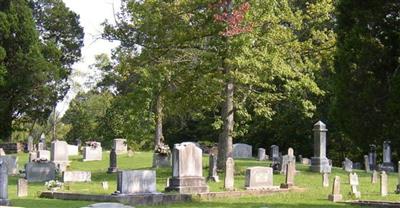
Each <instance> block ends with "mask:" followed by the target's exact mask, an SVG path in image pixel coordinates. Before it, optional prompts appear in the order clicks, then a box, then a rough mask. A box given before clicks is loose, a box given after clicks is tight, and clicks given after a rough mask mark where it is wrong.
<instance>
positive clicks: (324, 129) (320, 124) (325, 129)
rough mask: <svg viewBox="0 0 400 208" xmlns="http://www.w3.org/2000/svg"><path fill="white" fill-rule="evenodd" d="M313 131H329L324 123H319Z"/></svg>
mask: <svg viewBox="0 0 400 208" xmlns="http://www.w3.org/2000/svg"><path fill="white" fill-rule="evenodd" d="M313 131H328V129H327V128H326V125H325V124H324V123H323V122H322V121H318V122H317V123H315V124H314V128H313Z"/></svg>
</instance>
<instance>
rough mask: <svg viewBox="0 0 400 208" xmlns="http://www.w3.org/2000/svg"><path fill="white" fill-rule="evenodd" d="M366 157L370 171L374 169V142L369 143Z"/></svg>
mask: <svg viewBox="0 0 400 208" xmlns="http://www.w3.org/2000/svg"><path fill="white" fill-rule="evenodd" d="M368 158H369V167H370V168H371V171H372V170H376V145H374V144H370V145H369V153H368Z"/></svg>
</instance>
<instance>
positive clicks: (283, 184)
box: [281, 183, 294, 189]
mask: <svg viewBox="0 0 400 208" xmlns="http://www.w3.org/2000/svg"><path fill="white" fill-rule="evenodd" d="M281 188H282V189H288V188H294V185H293V184H287V183H282V184H281Z"/></svg>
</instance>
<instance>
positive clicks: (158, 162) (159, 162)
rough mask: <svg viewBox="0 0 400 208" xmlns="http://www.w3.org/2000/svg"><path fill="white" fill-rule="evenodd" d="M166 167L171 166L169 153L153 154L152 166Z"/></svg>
mask: <svg viewBox="0 0 400 208" xmlns="http://www.w3.org/2000/svg"><path fill="white" fill-rule="evenodd" d="M160 167H161V168H166V167H171V155H170V154H161V153H154V154H153V168H160Z"/></svg>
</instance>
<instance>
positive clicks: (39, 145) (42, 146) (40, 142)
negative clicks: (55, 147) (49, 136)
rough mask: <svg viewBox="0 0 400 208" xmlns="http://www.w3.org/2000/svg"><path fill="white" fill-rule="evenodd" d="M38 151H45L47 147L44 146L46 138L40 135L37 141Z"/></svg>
mask: <svg viewBox="0 0 400 208" xmlns="http://www.w3.org/2000/svg"><path fill="white" fill-rule="evenodd" d="M37 149H38V150H47V146H46V137H45V135H44V134H43V133H42V134H41V135H40V139H39V143H38V148H37Z"/></svg>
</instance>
